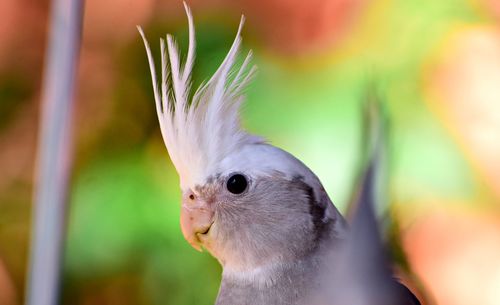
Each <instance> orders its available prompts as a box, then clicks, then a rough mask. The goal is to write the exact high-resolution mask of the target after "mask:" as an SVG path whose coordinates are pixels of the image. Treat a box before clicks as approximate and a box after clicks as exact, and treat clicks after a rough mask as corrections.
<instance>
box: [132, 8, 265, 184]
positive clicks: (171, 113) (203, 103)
mask: <svg viewBox="0 0 500 305" xmlns="http://www.w3.org/2000/svg"><path fill="white" fill-rule="evenodd" d="M184 8H185V10H186V14H187V17H188V23H189V47H188V52H187V57H186V62H185V64H184V65H183V64H182V63H181V62H180V56H179V50H178V48H177V45H176V43H175V41H174V39H173V38H172V36H171V35H167V37H166V43H165V40H164V39H163V38H161V39H160V48H161V84H160V86H159V87H158V81H157V76H156V71H155V63H154V59H153V56H152V54H151V49H150V47H149V43H148V41H147V39H146V37H145V35H144V32H143V31H142V29H141V28H140V27H139V26H138V27H137V28H138V30H139V33H140V34H141V36H142V38H143V40H144V45H145V47H146V53H147V56H148V61H149V68H150V70H151V77H152V82H153V91H154V98H155V102H156V112H157V115H158V120H159V122H160V128H161V134H162V137H163V141H164V142H165V146H166V147H167V150H168V153H169V155H170V158H171V160H172V163H173V164H174V166H175V168H176V170H177V172H178V173H179V176H180V182H181V188H183V189H184V188H186V187H190V186H191V187H192V186H194V185H195V184H198V183H201V182H202V179H204V178H206V177H207V176H208V175H210V174H214V173H215V172H214V171H215V170H216V167H217V165H218V164H219V163H220V162H221V161H222V160H223V159H224V158H225V157H226V156H228V155H229V154H231V153H234V152H235V151H237V150H238V149H239V148H241V147H242V146H243V145H245V144H251V143H258V142H262V139H260V138H258V137H256V136H253V135H250V134H248V133H247V132H245V131H244V130H243V129H242V128H241V126H240V120H239V108H240V105H241V103H242V101H243V96H242V89H243V88H244V87H245V85H246V84H247V83H248V82H249V80H250V79H251V77H252V75H253V74H254V72H255V67H254V66H252V67H250V68H248V66H249V63H250V59H251V57H252V53H251V52H249V53H248V55H247V56H246V58H245V60H244V61H243V63H242V65H241V66H240V67H239V69H237V70H236V71H234V74H233V71H231V70H232V68H233V66H234V65H235V61H236V57H237V53H238V49H239V47H240V44H241V29H242V27H243V23H244V17H243V16H242V17H241V22H240V25H239V28H238V32H237V34H236V38H235V40H234V42H233V44H232V46H231V49H230V50H229V52H228V54H227V55H226V58H225V59H224V61H223V62H222V64H221V65H220V67H219V68H218V69H217V71H216V72H215V74H214V75H213V76H212V77H211V78H210V80H208V81H207V82H206V83H204V84H202V85H201V86H200V88H198V90H196V92H195V93H194V94H193V96H192V98H191V101H189V99H190V88H191V71H192V68H193V63H194V57H195V36H194V24H193V17H192V15H191V10H190V9H189V7H188V6H187V5H186V3H184ZM165 45H166V48H165ZM231 74H232V75H234V77H230V75H231Z"/></svg>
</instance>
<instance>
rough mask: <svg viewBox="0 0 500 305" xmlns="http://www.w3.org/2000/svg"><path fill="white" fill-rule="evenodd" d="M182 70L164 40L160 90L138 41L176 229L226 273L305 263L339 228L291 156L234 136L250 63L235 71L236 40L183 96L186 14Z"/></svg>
mask: <svg viewBox="0 0 500 305" xmlns="http://www.w3.org/2000/svg"><path fill="white" fill-rule="evenodd" d="M186 12H187V15H188V21H189V48H188V53H187V57H186V63H185V64H181V63H180V60H179V58H180V56H179V52H178V50H177V48H176V45H175V43H174V41H173V39H172V37H171V36H170V35H167V40H166V43H165V41H164V40H163V39H161V40H160V44H161V53H162V57H161V69H162V73H161V80H160V85H159V86H158V83H157V79H156V78H157V76H156V72H155V64H154V61H153V58H152V55H151V51H150V47H149V44H148V42H147V40H146V39H145V37H144V34H143V32H142V30H141V29H140V28H139V31H140V33H141V35H142V36H143V38H144V43H145V46H146V51H147V54H148V60H149V64H150V69H151V74H152V79H153V88H154V96H155V100H156V109H157V114H158V118H159V122H160V127H161V132H162V136H163V140H164V142H165V145H166V147H167V150H168V153H169V155H170V158H171V160H172V163H173V164H174V166H175V168H176V170H177V172H178V174H179V177H180V186H181V190H182V208H181V228H182V233H183V234H184V237H185V238H186V240H187V241H188V242H189V243H190V244H191V245H192V246H193V247H194V248H196V249H198V250H200V249H201V247H202V246H203V247H204V248H206V249H207V250H208V251H209V252H210V253H211V254H212V255H214V256H215V257H216V258H217V259H218V260H219V261H220V262H221V264H222V265H223V266H224V268H225V269H226V268H228V269H231V270H233V271H249V270H255V269H257V268H259V267H263V266H265V265H268V264H272V263H273V262H278V261H281V262H282V261H285V262H286V261H288V260H293V259H297V258H298V257H300V256H302V255H306V254H307V253H309V252H310V251H312V250H313V249H314V248H315V247H316V246H317V242H318V239H319V238H322V236H323V235H325V234H330V233H328V232H326V231H327V230H331V228H334V227H338V228H337V229H338V230H341V227H342V226H343V219H342V217H341V216H340V214H339V213H338V211H337V210H336V208H335V207H334V206H333V205H332V204H331V202H330V200H329V199H328V196H327V195H326V193H325V191H324V189H323V187H322V186H321V183H320V182H319V180H318V178H317V177H316V176H315V175H314V174H313V173H312V172H311V171H310V170H309V169H308V168H307V167H306V166H305V165H304V164H303V163H302V162H300V161H299V160H298V159H296V158H295V157H293V156H292V155H290V154H289V153H287V152H285V151H283V150H281V149H279V148H276V147H274V146H272V145H270V144H267V143H266V142H265V141H264V140H263V139H262V138H260V137H257V136H254V135H251V134H249V133H247V132H246V131H245V130H243V129H242V128H241V126H240V122H239V121H240V120H239V108H240V104H241V103H242V101H243V95H242V89H243V88H244V87H245V86H246V84H247V83H248V81H249V80H250V78H251V77H252V75H253V74H254V71H255V69H254V67H253V66H252V67H249V66H250V64H249V63H250V59H251V53H249V54H248V55H247V57H246V59H245V60H244V62H243V64H242V65H241V66H240V67H239V68H238V69H235V68H234V63H235V60H236V55H237V51H238V48H239V45H240V42H241V37H240V33H241V27H242V25H243V18H242V21H241V23H240V27H239V29H238V32H237V35H236V38H235V40H234V43H233V45H232V46H231V49H230V50H229V52H228V54H227V56H226V58H225V59H224V61H223V62H222V64H221V65H220V67H219V68H218V70H217V71H216V72H215V74H214V75H213V76H212V78H210V80H208V81H207V82H206V83H205V84H204V85H202V86H201V87H200V88H199V89H198V90H197V91H196V92H195V93H194V94H190V92H189V88H190V74H191V70H192V66H193V60H194V45H195V39H194V25H193V21H192V17H191V13H190V10H189V8H188V7H187V6H186Z"/></svg>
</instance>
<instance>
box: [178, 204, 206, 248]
mask: <svg viewBox="0 0 500 305" xmlns="http://www.w3.org/2000/svg"><path fill="white" fill-rule="evenodd" d="M213 218H214V212H213V209H212V208H211V207H210V206H209V205H208V204H207V203H206V202H204V201H201V200H196V199H195V200H189V199H187V200H183V202H182V208H181V230H182V234H183V235H184V238H185V239H186V240H187V241H188V242H189V244H190V245H191V246H192V247H193V248H195V249H196V250H198V251H201V241H200V238H203V236H206V235H207V233H208V231H209V230H210V227H211V226H212V223H213Z"/></svg>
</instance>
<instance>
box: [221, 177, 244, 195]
mask: <svg viewBox="0 0 500 305" xmlns="http://www.w3.org/2000/svg"><path fill="white" fill-rule="evenodd" d="M247 186H248V181H247V178H245V176H243V175H241V174H235V175H232V176H231V177H229V179H227V183H226V187H227V190H228V191H230V192H231V193H233V194H241V193H243V192H244V191H245V190H246V189H247Z"/></svg>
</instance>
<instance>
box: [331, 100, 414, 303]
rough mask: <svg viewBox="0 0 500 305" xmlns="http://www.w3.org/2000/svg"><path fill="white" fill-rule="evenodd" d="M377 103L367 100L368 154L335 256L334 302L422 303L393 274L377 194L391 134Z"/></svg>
mask: <svg viewBox="0 0 500 305" xmlns="http://www.w3.org/2000/svg"><path fill="white" fill-rule="evenodd" d="M377 103H378V101H377V100H376V99H375V100H373V99H372V100H370V101H368V104H367V109H368V116H367V117H366V118H365V119H367V121H368V127H367V128H366V129H365V139H364V140H365V144H367V146H366V148H367V149H366V151H367V152H368V157H367V161H366V162H365V163H366V166H365V168H364V170H363V171H362V176H361V179H360V184H359V188H358V191H357V194H356V195H355V200H353V202H352V205H351V208H350V216H351V219H352V221H351V230H350V232H349V236H348V238H347V239H346V240H345V242H344V244H343V245H342V247H341V249H340V251H339V252H340V253H339V254H338V255H337V256H335V257H334V258H333V262H332V263H333V266H334V268H335V272H334V273H333V274H332V279H331V286H330V287H331V289H330V290H329V293H328V295H329V297H328V300H329V304H332V305H333V304H336V305H339V304H349V305H420V302H419V300H418V299H417V298H416V297H415V295H414V294H413V293H412V292H411V291H410V290H409V289H408V288H407V287H406V286H404V285H403V284H401V283H400V282H398V281H397V280H396V279H395V278H394V277H393V273H392V270H391V268H390V266H391V261H390V259H389V256H388V255H387V251H386V248H385V246H384V243H383V241H382V238H381V233H380V225H379V222H378V221H377V218H376V213H375V207H376V202H377V199H380V198H384V196H380V194H377V187H378V186H379V183H378V182H380V181H379V180H377V179H380V177H381V176H382V175H381V174H382V173H381V166H382V163H383V162H382V160H383V158H384V157H385V154H384V152H383V150H384V148H385V147H384V142H385V136H386V134H385V129H384V127H385V124H386V122H385V121H384V120H383V117H382V114H381V108H380V105H379V104H377ZM365 122H366V121H365Z"/></svg>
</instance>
